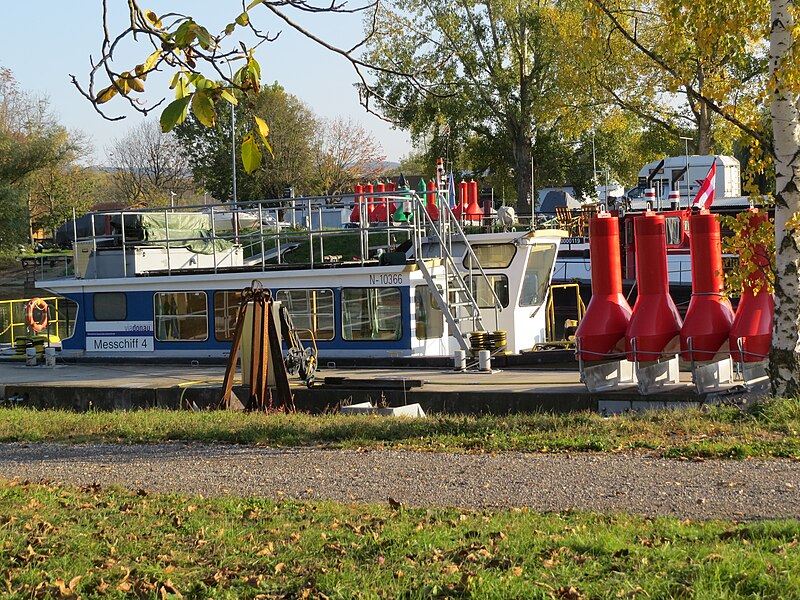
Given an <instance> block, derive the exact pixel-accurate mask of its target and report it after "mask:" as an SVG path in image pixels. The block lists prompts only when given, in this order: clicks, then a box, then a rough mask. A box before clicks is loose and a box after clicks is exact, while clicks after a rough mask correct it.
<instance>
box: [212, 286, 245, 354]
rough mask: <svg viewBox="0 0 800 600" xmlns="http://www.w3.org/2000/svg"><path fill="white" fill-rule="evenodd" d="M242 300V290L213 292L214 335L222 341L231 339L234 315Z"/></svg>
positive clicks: (234, 326)
mask: <svg viewBox="0 0 800 600" xmlns="http://www.w3.org/2000/svg"><path fill="white" fill-rule="evenodd" d="M241 301H242V292H241V291H238V290H225V291H219V292H214V337H215V338H216V339H217V340H219V341H223V342H229V341H231V340H232V339H233V334H234V332H235V331H236V315H237V314H238V312H239V305H240V304H241Z"/></svg>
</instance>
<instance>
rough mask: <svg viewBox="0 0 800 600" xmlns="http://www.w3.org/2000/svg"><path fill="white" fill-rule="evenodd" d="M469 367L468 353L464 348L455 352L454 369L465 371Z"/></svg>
mask: <svg viewBox="0 0 800 600" xmlns="http://www.w3.org/2000/svg"><path fill="white" fill-rule="evenodd" d="M466 369H467V353H466V352H464V351H463V350H456V351H455V352H453V370H455V371H465V370H466Z"/></svg>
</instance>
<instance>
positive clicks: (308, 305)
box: [275, 289, 334, 340]
mask: <svg viewBox="0 0 800 600" xmlns="http://www.w3.org/2000/svg"><path fill="white" fill-rule="evenodd" d="M275 297H276V299H277V300H280V301H281V302H282V303H283V306H285V307H286V309H287V310H288V311H289V314H290V315H291V317H292V322H293V323H294V327H295V329H296V330H297V335H298V336H299V337H300V339H301V340H310V339H311V335H309V332H308V330H310V331H312V332H313V333H314V339H316V340H332V339H333V337H334V325H333V291H332V290H324V289H319V290H318V289H311V290H279V291H278V293H277V294H276V296H275Z"/></svg>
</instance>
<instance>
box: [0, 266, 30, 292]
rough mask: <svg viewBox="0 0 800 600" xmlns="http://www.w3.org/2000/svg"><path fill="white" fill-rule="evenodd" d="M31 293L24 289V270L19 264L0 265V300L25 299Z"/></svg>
mask: <svg viewBox="0 0 800 600" xmlns="http://www.w3.org/2000/svg"><path fill="white" fill-rule="evenodd" d="M32 291H33V290H26V289H25V270H24V269H23V268H22V265H21V264H20V263H18V262H11V261H3V262H2V263H0V300H16V299H18V298H27V297H28V296H29V295H30V294H31V292H32ZM34 295H35V293H34Z"/></svg>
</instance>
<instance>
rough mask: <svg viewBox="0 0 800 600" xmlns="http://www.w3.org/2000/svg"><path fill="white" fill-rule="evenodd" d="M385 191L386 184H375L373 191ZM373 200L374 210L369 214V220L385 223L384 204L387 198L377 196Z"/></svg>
mask: <svg viewBox="0 0 800 600" xmlns="http://www.w3.org/2000/svg"><path fill="white" fill-rule="evenodd" d="M385 191H386V184H384V183H379V184H378V185H376V186H375V192H376V193H381V192H385ZM374 202H375V210H374V211H372V214H371V215H370V216H369V220H370V221H375V222H377V223H385V222H386V214H387V213H386V209H387V207H386V204H387V202H388V200H387V199H386V198H383V197H382V196H378V197H377V198H375V200H374Z"/></svg>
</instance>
